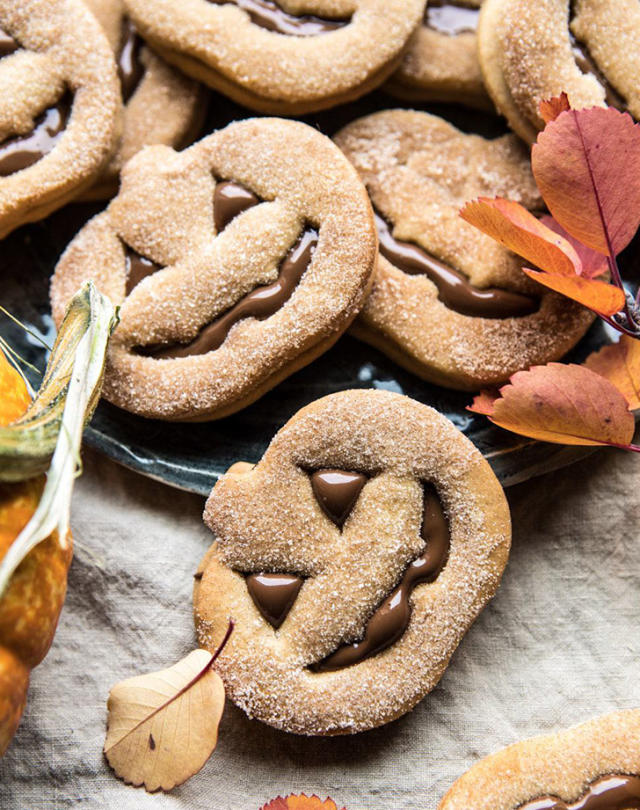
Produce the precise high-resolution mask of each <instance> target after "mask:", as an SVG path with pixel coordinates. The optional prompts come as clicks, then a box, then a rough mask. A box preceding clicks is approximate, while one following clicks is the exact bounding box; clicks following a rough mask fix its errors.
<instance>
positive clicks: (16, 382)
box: [0, 350, 72, 756]
mask: <svg viewBox="0 0 640 810" xmlns="http://www.w3.org/2000/svg"><path fill="white" fill-rule="evenodd" d="M30 402H31V398H30V396H29V391H28V388H27V386H26V384H25V382H24V380H23V378H22V376H21V375H20V374H19V373H18V371H16V369H15V368H14V367H13V366H12V365H11V364H10V363H9V361H8V360H7V357H6V355H5V354H4V353H3V352H2V351H1V350H0V425H8V424H11V423H12V422H14V421H15V420H16V419H18V418H19V417H20V416H22V414H23V413H24V412H25V411H26V409H27V407H28V406H29V404H30ZM45 480H46V479H45V476H43V475H41V476H38V477H37V478H33V479H31V480H29V481H24V482H21V483H17V484H3V483H0V560H2V559H3V558H4V556H5V554H6V553H7V550H8V549H9V547H10V545H11V543H12V542H13V541H14V540H15V539H16V537H17V536H18V535H19V534H20V532H21V531H22V529H23V528H24V527H25V526H26V525H27V523H28V522H29V520H30V518H31V516H32V515H33V513H34V512H35V510H36V507H37V506H38V502H39V500H40V496H41V494H42V490H43V488H44V484H45ZM71 556H72V548H71V536H70V535H69V543H68V544H67V547H66V548H64V549H63V548H61V547H60V544H59V542H58V538H57V533H54V534H52V535H50V536H49V537H48V538H47V539H46V540H44V541H43V542H42V543H39V544H38V545H37V546H36V547H35V548H34V549H32V550H31V551H30V552H29V554H28V555H27V556H26V557H25V558H24V560H23V561H22V563H21V564H20V565H19V566H18V568H17V569H16V571H15V573H14V574H13V577H12V578H11V581H10V582H9V585H8V587H7V590H6V591H5V593H4V595H3V596H2V597H0V756H2V755H3V754H4V752H5V751H6V750H7V747H8V746H9V743H10V742H11V739H12V737H13V735H14V734H15V731H16V729H17V727H18V724H19V723H20V718H21V717H22V712H23V710H24V706H25V703H26V698H27V688H28V685H29V673H30V671H31V670H32V669H33V667H35V666H37V665H38V664H39V663H40V662H41V661H42V659H43V658H44V657H45V655H46V654H47V652H48V651H49V647H50V646H51V642H52V640H53V635H54V633H55V630H56V626H57V624H58V617H59V615H60V611H61V609H62V605H63V603H64V597H65V593H66V588H67V571H68V569H69V565H70V563H71Z"/></svg>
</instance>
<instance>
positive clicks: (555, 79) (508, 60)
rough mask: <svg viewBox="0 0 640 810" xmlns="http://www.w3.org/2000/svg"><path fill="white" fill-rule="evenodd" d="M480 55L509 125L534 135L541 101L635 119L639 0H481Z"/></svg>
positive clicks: (639, 106)
mask: <svg viewBox="0 0 640 810" xmlns="http://www.w3.org/2000/svg"><path fill="white" fill-rule="evenodd" d="M478 55H479V58H480V67H481V68H482V72H483V75H484V80H485V84H486V86H487V90H488V91H489V94H490V95H491V97H492V99H493V101H494V102H495V104H496V107H497V108H498V109H499V110H500V112H501V113H502V114H503V115H505V116H506V118H507V120H508V121H509V124H510V125H511V127H512V128H513V129H514V130H515V131H516V132H517V133H518V135H520V136H521V137H522V138H524V139H525V140H527V141H534V140H535V138H536V135H537V133H538V130H540V129H542V127H543V126H544V122H543V120H542V118H541V116H540V111H539V106H540V102H541V101H545V100H547V99H550V98H553V97H554V96H559V95H560V93H563V92H564V93H567V94H568V96H569V102H570V103H571V106H572V107H574V108H575V109H580V108H581V107H594V106H600V107H602V106H605V105H607V104H609V105H612V106H615V107H617V108H618V109H623V110H624V109H626V110H628V111H629V112H630V113H631V114H632V115H633V116H634V118H636V119H639V118H640V85H639V84H638V77H640V3H638V0H615V1H614V2H612V0H575V1H574V2H570V0H536V2H535V3H532V2H530V0H485V3H484V5H483V8H482V12H481V14H480V23H479V27H478Z"/></svg>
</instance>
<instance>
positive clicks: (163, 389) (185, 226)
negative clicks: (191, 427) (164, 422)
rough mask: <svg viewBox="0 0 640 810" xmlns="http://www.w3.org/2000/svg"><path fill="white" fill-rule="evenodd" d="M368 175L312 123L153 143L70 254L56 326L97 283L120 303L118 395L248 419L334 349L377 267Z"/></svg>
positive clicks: (167, 410)
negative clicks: (277, 389)
mask: <svg viewBox="0 0 640 810" xmlns="http://www.w3.org/2000/svg"><path fill="white" fill-rule="evenodd" d="M376 244H377V241H376V232H375V224H374V220H373V212H372V210H371V206H370V204H369V200H368V198H367V194H366V191H365V189H364V187H363V186H362V183H361V182H360V180H359V178H358V176H357V173H356V172H355V170H354V169H353V167H352V166H351V165H350V164H349V162H348V161H347V160H346V158H345V157H344V156H343V155H342V153H341V152H340V150H339V149H338V148H337V147H336V146H335V145H334V144H333V143H332V142H331V141H330V140H329V139H328V138H326V137H325V136H324V135H321V134H320V133H319V132H317V131H316V130H315V129H313V128H311V127H309V126H307V125H306V124H302V123H300V122H297V121H285V120H279V119H269V118H262V119H253V120H246V121H240V122H238V123H235V124H231V125H230V126H228V127H227V128H226V129H223V130H220V131H218V132H216V133H214V134H213V135H210V136H208V137H207V138H204V139H203V140H201V141H199V142H198V143H197V144H194V146H191V147H190V148H189V149H186V150H184V151H183V152H180V153H177V152H174V151H173V150H172V149H170V148H169V147H166V146H150V147H147V148H146V149H143V150H142V152H139V153H138V154H137V155H136V156H135V157H134V158H132V159H131V160H130V161H129V162H128V163H127V164H126V166H125V168H124V171H123V174H122V182H121V187H120V192H119V194H118V196H117V197H116V198H115V199H114V200H113V201H112V203H111V204H110V206H109V208H108V209H107V211H105V212H104V213H102V214H99V215H98V216H97V217H95V218H94V219H93V220H91V221H90V222H89V223H88V224H87V225H86V226H85V227H84V228H83V230H82V231H80V233H79V234H78V236H76V238H75V239H74V240H73V242H72V243H71V244H70V246H69V247H68V248H67V250H66V252H65V254H64V255H63V257H62V258H61V260H60V262H59V264H58V267H57V268H56V272H55V275H54V278H53V282H52V290H51V296H52V305H53V312H54V317H55V318H56V320H58V321H59V320H60V318H61V317H62V315H63V313H64V308H65V304H66V303H67V301H68V300H69V298H70V297H71V295H73V292H74V291H75V290H76V289H77V288H78V286H79V285H80V284H81V283H82V281H83V280H86V279H92V280H94V281H95V283H96V285H97V286H98V288H99V289H100V290H101V291H102V292H103V293H104V294H106V295H108V296H109V297H110V298H111V300H112V301H113V302H114V303H116V304H121V309H120V324H119V326H118V328H117V329H116V331H115V333H114V335H113V337H112V339H111V341H110V347H109V352H108V360H107V371H106V377H105V384H104V388H103V393H104V394H105V396H106V397H107V399H109V400H110V401H111V402H113V403H115V404H116V405H119V406H120V407H122V408H125V409H126V410H129V411H132V412H134V413H139V414H142V415H143V416H149V417H153V418H158V419H180V420H203V419H215V418H219V417H221V416H225V415H226V414H229V413H232V412H234V411H236V410H239V409H240V408H242V407H244V406H245V405H247V404H249V403H250V402H253V401H254V400H256V399H257V398H258V397H260V396H261V395H262V394H263V393H264V392H265V391H268V390H269V389H270V388H272V387H273V386H274V385H276V383H278V382H279V381H280V380H282V379H284V378H285V377H287V376H288V375H289V374H291V373H292V372H293V371H295V370H296V369H298V368H300V367H301V366H303V365H306V364H307V363H309V362H310V361H311V360H313V359H314V358H315V357H317V356H318V355H319V354H321V353H322V352H323V351H325V350H326V349H327V348H329V346H331V345H332V344H333V343H334V342H335V341H336V340H337V339H338V337H339V336H340V334H342V332H344V330H345V329H346V328H347V327H348V325H349V324H350V323H351V321H352V320H353V318H354V317H355V315H356V313H357V312H358V310H359V309H360V307H361V306H362V303H363V301H364V298H365V296H366V294H367V292H368V288H369V282H370V279H371V276H372V273H373V269H374V266H375V261H376Z"/></svg>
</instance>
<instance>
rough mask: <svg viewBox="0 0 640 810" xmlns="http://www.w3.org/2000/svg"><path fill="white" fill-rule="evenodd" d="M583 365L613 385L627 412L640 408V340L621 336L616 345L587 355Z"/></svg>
mask: <svg viewBox="0 0 640 810" xmlns="http://www.w3.org/2000/svg"><path fill="white" fill-rule="evenodd" d="M585 365H586V367H587V368H590V369H591V371H595V372H596V374H600V375H601V376H602V377H606V378H607V380H609V381H610V382H612V383H613V384H614V385H615V387H616V388H617V389H618V390H619V391H620V392H621V393H622V395H623V396H624V398H625V399H626V400H627V404H628V406H629V410H631V411H635V410H638V409H639V408H640V340H637V339H636V338H632V337H629V336H628V335H623V336H622V337H621V338H620V341H619V342H618V343H612V344H611V345H610V346H604V347H603V348H602V349H600V350H599V351H597V352H594V353H593V354H591V355H589V357H587V360H586V362H585Z"/></svg>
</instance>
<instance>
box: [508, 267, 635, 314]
mask: <svg viewBox="0 0 640 810" xmlns="http://www.w3.org/2000/svg"><path fill="white" fill-rule="evenodd" d="M522 270H523V272H524V273H526V274H527V275H528V276H529V278H532V279H533V280H534V281H537V282H538V283H539V284H544V286H545V287H548V288H549V289H550V290H553V291H554V292H557V293H561V294H562V295H566V296H567V297H568V298H572V299H573V300H574V301H577V302H578V303H579V304H582V306H584V307H587V308H588V309H592V310H593V311H594V312H597V313H598V315H609V316H610V315H614V314H615V313H616V312H619V311H620V310H621V309H622V307H623V306H624V301H625V298H624V293H623V292H622V290H621V289H620V288H619V287H614V286H613V284H607V283H606V282H604V281H597V280H596V279H590V278H583V277H582V276H561V275H557V274H554V273H543V272H541V271H540V270H531V269H530V268H529V267H523V268H522Z"/></svg>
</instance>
